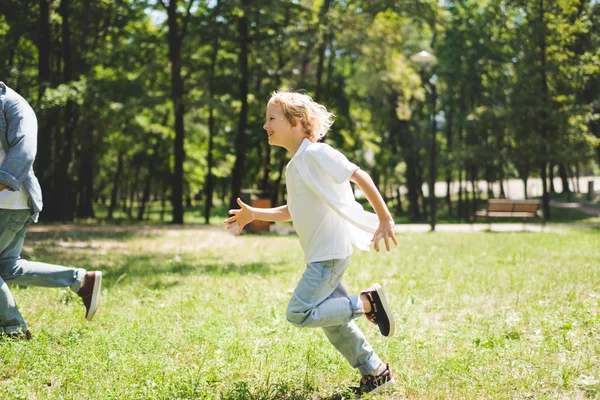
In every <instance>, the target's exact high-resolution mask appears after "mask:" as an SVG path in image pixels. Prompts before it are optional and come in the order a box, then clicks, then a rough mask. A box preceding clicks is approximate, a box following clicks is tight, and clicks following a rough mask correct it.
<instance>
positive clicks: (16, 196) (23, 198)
mask: <svg viewBox="0 0 600 400" xmlns="http://www.w3.org/2000/svg"><path fill="white" fill-rule="evenodd" d="M5 158H6V152H5V151H4V147H2V145H0V165H2V163H3V162H4V159H5ZM28 200H29V196H28V195H27V191H25V190H23V187H21V191H19V192H13V191H12V190H9V189H4V190H2V191H0V209H5V210H28V209H29V204H28Z"/></svg>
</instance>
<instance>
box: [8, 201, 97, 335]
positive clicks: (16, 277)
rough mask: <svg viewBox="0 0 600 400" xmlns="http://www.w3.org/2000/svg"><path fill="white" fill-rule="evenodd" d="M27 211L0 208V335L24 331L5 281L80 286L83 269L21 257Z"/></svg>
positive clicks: (32, 284) (26, 284)
mask: <svg viewBox="0 0 600 400" xmlns="http://www.w3.org/2000/svg"><path fill="white" fill-rule="evenodd" d="M30 217H31V211H30V210H6V209H0V334H1V333H2V331H4V333H6V334H11V333H15V332H18V331H19V330H21V331H23V332H24V331H25V330H26V329H27V325H26V324H25V321H24V320H23V316H22V315H21V313H20V312H19V309H18V308H17V304H16V302H15V299H14V297H13V295H12V293H11V292H10V290H9V289H8V286H7V284H6V283H7V282H9V283H11V284H18V285H25V286H43V287H70V288H71V290H73V291H74V292H78V291H79V289H80V288H81V282H82V281H83V277H84V276H85V272H86V271H85V270H84V269H81V268H67V267H62V266H60V265H52V264H45V263H40V262H32V261H27V260H23V259H22V258H21V250H22V249H23V242H24V241H25V234H26V233H27V229H28V228H29V223H30V222H31V219H30Z"/></svg>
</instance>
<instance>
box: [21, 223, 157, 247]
mask: <svg viewBox="0 0 600 400" xmlns="http://www.w3.org/2000/svg"><path fill="white" fill-rule="evenodd" d="M158 235H159V232H152V231H148V229H147V228H143V227H139V228H138V229H132V228H131V227H128V229H118V228H112V229H111V228H98V229H82V228H79V227H76V228H73V229H64V228H61V229H52V228H46V227H40V228H38V227H35V228H30V230H29V232H27V243H28V244H32V245H34V244H35V242H40V241H47V240H52V241H61V242H72V241H82V242H87V241H92V240H101V239H104V240H117V241H123V240H127V239H132V238H134V237H140V236H143V237H152V236H158Z"/></svg>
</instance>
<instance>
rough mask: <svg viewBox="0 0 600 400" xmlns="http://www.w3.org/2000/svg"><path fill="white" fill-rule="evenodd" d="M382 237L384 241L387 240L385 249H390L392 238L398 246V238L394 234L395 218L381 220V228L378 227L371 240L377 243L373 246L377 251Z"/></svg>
mask: <svg viewBox="0 0 600 400" xmlns="http://www.w3.org/2000/svg"><path fill="white" fill-rule="evenodd" d="M381 239H383V241H384V242H385V249H386V250H387V251H390V239H392V241H393V242H394V244H395V245H396V246H397V245H398V240H397V239H396V235H395V234H394V220H393V219H391V218H389V219H384V220H379V228H377V231H376V232H375V234H374V235H373V239H371V242H373V243H375V245H374V246H373V247H374V248H375V251H376V252H379V241H380V240H381Z"/></svg>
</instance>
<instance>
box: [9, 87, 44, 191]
mask: <svg viewBox="0 0 600 400" xmlns="http://www.w3.org/2000/svg"><path fill="white" fill-rule="evenodd" d="M1 101H2V103H3V105H4V107H3V108H4V115H2V116H0V117H2V118H5V120H6V139H7V143H8V149H5V151H6V158H5V159H4V162H3V163H2V165H0V185H5V186H6V188H7V189H9V190H13V191H19V190H21V182H23V180H24V179H25V178H26V176H27V174H28V172H29V170H30V169H31V167H32V165H33V161H34V160H35V155H36V151H37V118H36V116H35V112H34V111H33V109H32V108H31V106H30V105H29V104H28V103H27V101H26V100H25V99H24V98H22V97H21V96H20V95H19V94H17V93H16V92H15V91H14V90H12V89H9V88H6V93H5V94H4V95H3V96H2V99H1ZM0 134H4V132H0ZM1 187H2V186H0V188H1Z"/></svg>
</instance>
